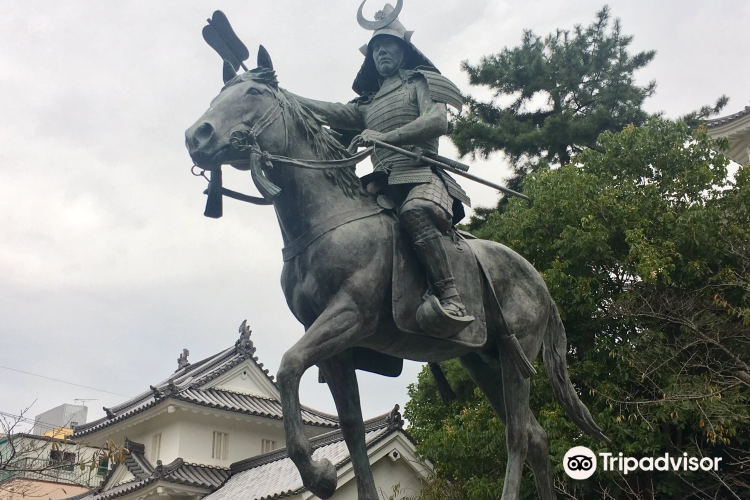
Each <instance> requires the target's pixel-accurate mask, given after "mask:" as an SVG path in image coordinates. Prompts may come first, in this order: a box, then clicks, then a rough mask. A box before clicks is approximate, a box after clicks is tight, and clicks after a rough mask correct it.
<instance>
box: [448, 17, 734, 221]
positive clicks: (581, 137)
mask: <svg viewBox="0 0 750 500" xmlns="http://www.w3.org/2000/svg"><path fill="white" fill-rule="evenodd" d="M632 41H633V37H632V36H630V35H624V34H623V33H622V27H621V24H620V20H619V19H615V20H614V21H611V15H610V10H609V8H608V7H607V6H605V7H603V8H602V9H601V10H600V11H599V12H598V13H597V14H596V18H595V19H594V21H593V22H592V23H591V24H590V25H589V26H587V27H583V26H581V25H577V26H575V27H574V28H573V30H572V31H569V30H561V29H558V30H557V31H556V32H555V33H553V34H550V35H547V37H545V38H542V37H540V36H537V35H535V34H534V33H533V32H531V31H530V30H526V31H524V33H523V37H522V41H521V45H520V46H518V47H514V48H507V47H506V48H504V49H503V50H502V51H501V52H500V53H499V54H496V55H491V56H486V57H483V58H482V59H481V60H480V62H479V64H477V65H471V64H469V63H468V62H464V63H463V66H462V67H463V70H464V71H465V72H466V73H468V75H469V81H470V83H471V85H475V86H484V87H488V88H489V89H490V90H492V91H493V93H494V99H493V100H492V101H491V102H482V101H480V100H477V99H474V98H471V97H469V98H468V99H467V104H468V108H467V111H466V112H464V113H462V114H460V115H458V116H457V117H456V120H455V122H454V124H453V131H452V134H451V139H452V140H453V142H454V144H455V145H456V147H457V148H458V151H459V153H460V154H461V155H462V156H463V155H469V154H470V155H472V156H476V155H479V156H481V157H485V158H486V157H488V156H489V155H490V154H492V153H493V152H495V151H502V152H504V153H505V154H506V155H507V157H508V158H509V160H510V162H511V165H512V167H513V168H514V170H515V173H514V176H513V177H512V178H511V179H509V180H508V181H507V184H508V187H510V188H511V189H514V190H516V191H521V190H522V189H523V178H524V177H525V176H526V174H528V173H529V172H532V171H536V170H537V169H538V168H539V167H540V166H542V165H548V164H567V163H569V162H570V157H571V155H573V154H578V153H581V152H582V151H583V150H584V149H585V148H595V147H596V139H597V137H599V134H601V133H602V132H606V131H611V132H619V131H621V130H622V129H623V128H624V127H625V126H627V125H631V124H632V125H636V126H639V125H643V124H645V123H646V122H647V121H648V119H649V118H650V115H649V113H647V112H646V111H645V110H644V109H643V103H644V101H645V100H646V98H648V97H650V96H651V95H653V94H654V91H655V90H656V82H655V81H651V82H649V83H648V84H646V85H644V86H639V85H637V84H636V83H635V76H634V75H635V73H636V71H638V70H639V69H641V68H643V67H645V66H646V65H647V64H649V63H650V62H651V61H652V60H653V59H654V56H655V55H656V51H654V50H649V51H643V52H639V53H637V54H630V52H629V48H630V44H631V42H632ZM508 101H510V103H509V104H507V103H508ZM726 101H727V99H726V97H724V96H722V97H721V98H720V99H719V100H718V101H717V103H716V105H714V106H713V107H711V106H704V107H703V108H701V109H700V110H698V111H695V112H693V113H690V114H689V115H686V117H685V118H689V119H690V120H691V123H695V122H697V121H699V120H700V119H701V118H705V117H707V116H709V115H711V114H715V113H718V112H719V111H720V110H721V108H723V107H724V105H725V104H726ZM506 104H507V105H506ZM503 204H504V200H501V205H500V206H502V205H503ZM492 211H493V210H492V209H487V208H481V207H480V209H479V210H477V211H476V215H475V218H474V219H473V220H472V223H471V224H470V228H471V229H476V228H478V227H480V226H481V225H482V224H483V223H484V221H485V220H486V218H487V216H488V215H489V213H491V212H492Z"/></svg>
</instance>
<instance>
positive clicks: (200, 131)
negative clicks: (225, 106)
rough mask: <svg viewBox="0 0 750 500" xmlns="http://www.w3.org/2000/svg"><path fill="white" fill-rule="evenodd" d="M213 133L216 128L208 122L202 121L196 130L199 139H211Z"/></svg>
mask: <svg viewBox="0 0 750 500" xmlns="http://www.w3.org/2000/svg"><path fill="white" fill-rule="evenodd" d="M213 134H214V128H213V126H211V124H210V123H208V122H203V123H201V124H200V126H198V128H197V129H196V130H195V137H196V138H197V139H199V140H201V139H202V140H205V139H209V138H211V136H212V135H213Z"/></svg>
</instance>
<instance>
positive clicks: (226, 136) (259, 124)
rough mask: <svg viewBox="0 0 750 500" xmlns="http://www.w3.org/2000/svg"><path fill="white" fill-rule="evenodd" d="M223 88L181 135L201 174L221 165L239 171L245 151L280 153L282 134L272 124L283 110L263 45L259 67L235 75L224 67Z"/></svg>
mask: <svg viewBox="0 0 750 500" xmlns="http://www.w3.org/2000/svg"><path fill="white" fill-rule="evenodd" d="M223 76H224V87H223V88H222V89H221V92H220V93H219V95H218V96H216V97H215V98H214V99H213V101H212V102H211V105H210V107H209V108H208V110H207V111H206V112H205V113H203V116H201V117H200V118H199V119H198V120H197V121H196V122H195V123H194V124H193V125H192V126H191V127H190V128H189V129H187V131H186V132H185V145H186V146H187V149H188V152H189V153H190V157H191V158H192V160H193V162H194V163H195V164H196V165H197V166H199V167H200V168H202V169H204V170H217V169H219V168H221V165H222V164H227V163H228V164H232V165H233V166H235V167H237V168H243V166H242V160H246V159H247V156H248V154H247V149H248V147H251V146H257V147H260V148H261V149H262V150H264V151H269V152H272V153H274V152H281V151H282V150H283V149H284V148H285V147H286V144H285V140H286V133H285V129H284V127H283V124H282V123H276V121H277V120H276V119H277V118H278V117H279V116H281V113H282V112H283V110H282V109H281V106H282V103H281V101H280V90H279V87H278V81H277V79H276V73H275V72H274V70H273V64H272V62H271V57H270V56H269V54H268V52H267V51H266V49H265V48H263V46H262V45H261V46H260V48H259V49H258V67H257V68H255V69H253V70H250V71H246V72H245V73H242V74H240V75H237V73H236V72H235V70H234V68H233V67H232V65H231V64H230V63H229V62H227V61H225V62H224V75H223Z"/></svg>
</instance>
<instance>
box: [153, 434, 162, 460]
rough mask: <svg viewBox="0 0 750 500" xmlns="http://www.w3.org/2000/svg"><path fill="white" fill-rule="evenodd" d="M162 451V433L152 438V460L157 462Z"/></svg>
mask: <svg viewBox="0 0 750 500" xmlns="http://www.w3.org/2000/svg"><path fill="white" fill-rule="evenodd" d="M160 453H161V433H159V434H155V435H154V437H152V438H151V462H153V463H156V461H157V460H159V454H160Z"/></svg>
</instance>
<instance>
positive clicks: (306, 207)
mask: <svg viewBox="0 0 750 500" xmlns="http://www.w3.org/2000/svg"><path fill="white" fill-rule="evenodd" d="M401 5H402V0H398V4H397V6H396V8H395V9H393V8H391V7H390V6H386V9H384V11H382V12H381V13H380V14H379V15H378V16H377V17H379V19H377V20H376V21H374V22H369V21H363V19H362V16H361V9H362V7H361V6H360V15H359V17H360V24H363V25H364V26H366V27H369V28H371V29H374V30H376V31H375V34H374V35H375V36H373V38H372V40H371V41H370V43H369V44H368V47H367V51H366V54H367V55H366V59H365V64H364V65H363V67H362V69H361V70H360V73H359V75H358V77H357V80H356V81H355V87H354V88H355V91H357V92H358V93H359V94H360V97H359V98H357V99H356V100H355V101H354V102H352V103H350V104H347V105H340V104H331V103H322V102H317V101H313V100H310V99H305V98H301V97H298V96H295V95H294V94H292V93H290V92H287V91H286V90H284V89H282V88H280V87H279V86H278V81H277V78H276V73H275V71H274V69H273V64H272V62H271V58H270V56H269V55H268V53H267V52H266V50H265V49H263V47H261V48H260V49H259V51H258V67H257V68H255V69H252V70H250V71H246V72H244V73H241V74H239V75H237V74H236V70H237V69H238V68H239V66H240V65H241V61H242V60H244V57H243V56H239V57H234V58H233V59H234V60H229V59H228V58H227V57H225V63H224V81H225V86H224V88H223V89H222V90H221V93H220V94H219V95H218V96H217V97H216V98H215V99H214V100H213V101H212V103H211V107H210V108H209V109H208V111H206V113H205V114H204V115H203V116H202V117H201V118H199V119H198V121H196V123H195V124H194V125H193V126H192V127H190V128H189V129H188V130H187V132H186V144H187V147H188V150H189V152H190V156H191V158H192V160H193V162H194V164H195V165H196V166H197V167H198V168H200V169H203V170H207V171H210V173H211V182H210V184H209V189H208V195H209V205H207V213H206V214H207V215H209V216H214V217H217V216H219V215H220V213H221V212H220V209H218V211H217V208H216V200H218V203H219V207H220V202H221V198H222V195H226V196H229V197H233V198H238V199H243V200H244V201H249V202H251V203H255V204H259V205H273V207H274V210H275V212H276V216H277V219H278V221H279V226H280V229H281V234H282V237H283V241H284V249H283V250H282V257H283V259H284V267H283V270H282V276H281V285H282V289H283V291H284V295H285V297H286V300H287V304H288V305H289V308H290V310H291V311H292V313H293V314H294V315H295V317H296V318H297V319H298V320H299V321H300V322H301V323H302V324H303V325H304V326H305V334H304V335H303V336H302V338H300V339H299V341H298V342H297V343H296V344H295V345H294V346H293V347H292V348H290V349H289V350H288V351H287V352H286V353H285V354H284V356H283V358H282V361H281V365H280V367H279V370H278V373H277V380H278V385H279V391H280V393H281V403H282V407H283V412H284V428H285V431H286V444H287V451H288V453H289V456H290V457H291V459H292V460H293V461H294V463H295V464H296V465H297V468H298V470H299V473H300V476H301V477H302V480H303V483H304V485H305V486H306V487H307V488H308V489H309V490H310V491H311V492H312V493H314V494H315V495H317V496H318V497H320V498H328V497H330V496H331V495H333V493H334V492H335V490H336V481H337V480H336V477H337V476H336V471H335V469H334V468H333V466H332V465H331V463H330V462H329V461H328V460H326V459H321V460H317V461H316V460H313V459H312V451H313V450H312V449H311V446H310V443H309V440H308V439H307V437H306V436H305V434H304V431H303V424H302V419H301V413H300V411H301V407H300V401H299V383H300V379H301V377H302V375H303V374H304V373H305V371H306V370H307V369H308V368H310V367H312V366H313V365H317V366H318V367H319V368H320V371H321V374H322V376H323V378H324V379H325V381H326V382H327V383H328V386H329V388H330V390H331V393H332V395H333V398H334V401H335V403H336V408H337V411H338V414H339V418H340V425H341V430H342V433H343V435H344V439H345V441H346V444H347V447H348V448H349V452H350V455H351V460H352V465H353V468H354V473H355V476H356V480H357V490H358V498H359V499H360V500H376V499H377V498H378V494H377V490H376V488H375V484H374V481H373V477H372V472H371V471H370V466H369V461H368V458H367V448H366V444H365V429H364V424H363V420H362V412H361V409H360V400H359V389H358V386H357V379H356V374H355V370H356V369H364V370H368V371H372V372H375V373H380V374H383V375H388V376H396V375H398V374H399V373H400V371H401V363H402V360H403V359H412V360H416V361H422V362H429V363H434V362H439V361H443V360H447V359H451V358H459V359H460V361H461V363H462V365H463V366H464V367H465V368H466V370H467V372H468V373H469V375H470V376H471V378H472V379H473V380H474V381H475V382H476V384H477V385H478V386H479V388H480V389H481V390H482V392H483V393H484V394H485V395H486V396H487V398H488V400H489V402H490V404H491V405H492V407H493V409H494V411H495V413H496V414H497V415H498V417H499V418H500V419H501V420H502V421H503V422H504V423H505V425H506V435H507V446H508V462H507V468H506V475H505V483H504V487H503V497H502V498H503V500H517V499H518V495H519V487H520V481H521V475H522V472H523V465H524V463H525V462H526V461H528V463H529V465H530V466H531V468H532V470H533V472H534V475H535V478H536V484H537V490H538V492H539V497H540V498H541V499H543V500H549V499H553V498H555V497H556V496H555V490H554V487H553V476H552V470H551V465H550V460H549V451H548V446H547V436H546V433H545V432H544V430H543V429H542V427H541V426H540V425H539V423H538V422H537V421H536V418H535V417H534V415H533V414H532V413H531V411H530V409H529V389H530V381H529V377H530V376H531V375H532V373H533V367H531V366H530V364H529V360H531V361H533V360H535V359H536V358H537V356H538V354H539V352H540V351H542V358H543V361H544V365H545V368H546V370H547V373H548V376H549V381H550V384H551V386H552V389H553V392H554V394H555V397H556V398H557V400H558V402H559V403H560V405H561V406H562V408H563V409H564V410H565V412H566V414H567V415H568V416H569V417H570V418H571V419H572V420H573V421H574V422H575V423H576V425H577V426H578V427H579V428H580V429H582V430H583V431H585V432H587V433H588V434H591V435H593V436H596V437H598V438H600V439H603V440H606V439H607V438H606V436H604V435H603V433H602V432H601V430H600V429H599V427H598V426H597V425H596V423H595V422H594V421H593V419H592V418H591V415H590V413H589V411H588V410H587V408H586V407H585V406H584V404H583V403H582V402H581V401H580V399H579V398H578V395H577V393H576V391H575V388H574V387H573V385H572V384H571V382H570V379H569V377H568V372H567V366H566V361H565V356H566V353H567V339H566V336H565V329H564V327H563V324H562V321H561V320H560V316H559V314H558V312H557V309H556V307H555V305H554V303H553V301H552V299H551V297H550V295H549V292H548V290H547V288H546V286H545V284H544V281H543V280H542V278H541V276H540V275H539V273H538V272H537V271H536V270H535V269H534V268H533V267H532V266H531V264H529V263H528V262H527V261H526V260H525V259H524V258H523V257H521V256H520V255H518V254H517V253H515V252H513V251H512V250H511V249H509V248H507V247H505V246H503V245H500V244H498V243H494V242H490V241H484V240H479V239H473V238H471V237H469V236H467V235H463V234H460V233H459V232H457V231H455V230H454V229H453V228H452V224H451V222H452V221H455V220H456V218H457V217H458V218H459V219H460V217H462V216H463V208H462V207H461V202H468V198H465V194H464V193H463V190H461V189H460V187H458V185H457V184H456V183H455V181H454V180H453V179H452V178H450V177H449V176H448V175H447V174H446V173H445V172H442V171H441V170H438V169H433V168H431V167H427V166H425V165H424V164H423V162H420V161H417V162H413V161H404V160H403V159H402V158H399V157H398V156H395V155H392V154H390V153H389V152H388V151H390V150H387V149H386V148H378V147H374V148H373V147H372V146H370V147H368V148H367V149H365V150H364V151H362V152H359V153H356V154H354V153H353V150H354V149H355V148H356V147H357V146H362V145H367V144H369V143H371V142H375V141H378V142H380V143H383V142H386V143H393V144H398V145H401V146H405V147H409V148H410V149H413V151H416V152H417V153H418V154H417V157H420V155H421V154H424V155H425V157H426V158H427V157H429V156H430V155H431V154H433V153H436V152H437V138H438V137H439V136H440V135H443V134H444V133H445V132H446V104H450V105H456V106H457V107H459V106H460V101H459V100H457V99H458V93H457V91H456V90H455V87H454V86H453V85H452V84H451V83H450V82H449V81H448V80H447V79H445V78H444V77H442V76H440V75H439V73H437V70H436V69H435V68H434V66H433V65H431V63H429V61H428V60H427V59H426V57H424V56H423V55H422V54H421V53H420V52H419V51H417V50H416V48H415V47H414V46H413V45H411V43H410V34H409V32H406V31H405V30H404V29H403V26H401V24H400V23H399V22H398V20H397V15H398V12H399V11H400V9H401ZM394 13H395V14H394ZM216 20H217V15H216V14H214V21H216ZM224 20H225V18H224ZM378 21H379V22H378ZM216 24H217V25H218V23H216ZM226 26H228V23H226ZM219 29H221V27H220V26H219ZM230 31H231V28H230ZM204 36H206V35H205V30H204ZM224 40H225V41H227V43H226V44H225V45H227V46H230V45H234V46H237V43H236V42H238V40H237V41H235V40H233V39H230V38H227V37H225V38H224ZM207 41H208V37H207ZM209 43H211V42H209ZM240 44H241V42H240ZM212 46H214V44H212ZM243 47H244V46H243ZM217 50H218V49H217ZM222 50H224V49H222ZM245 50H246V49H245ZM233 52H234V53H237V50H236V49H235V50H233ZM220 53H222V52H221V51H220ZM245 57H246V56H245ZM391 94H393V95H395V96H398V97H397V98H393V97H391ZM394 102H398V103H400V107H399V106H396V105H395V104H393V103H394ZM379 112H382V113H384V114H385V115H387V116H380V115H379ZM329 127H330V128H329ZM333 129H338V130H340V131H342V132H343V136H342V134H341V133H337V132H336V130H333ZM347 132H350V133H351V132H353V133H356V134H357V136H356V137H355V139H354V141H353V143H352V146H353V148H352V152H349V151H347V148H346V147H345V146H344V145H343V144H342V143H341V141H342V140H343V137H344V136H345V135H346V133H347ZM376 144H377V143H376ZM412 146H413V148H412ZM417 148H419V149H417ZM368 155H372V157H373V163H374V166H375V172H374V175H369V176H367V178H366V179H364V181H365V182H363V180H362V179H359V178H358V177H357V176H356V174H355V170H354V167H355V165H356V163H357V162H359V161H361V160H362V159H364V158H365V157H367V156H368ZM225 164H229V165H231V166H233V167H235V168H237V169H240V170H249V171H250V173H251V176H252V179H253V181H254V183H255V185H256V187H257V188H258V190H259V191H260V193H261V194H262V198H261V197H252V196H246V195H241V194H239V193H236V192H233V191H230V190H228V189H225V188H224V187H223V186H222V185H221V166H222V165H225ZM365 184H366V185H367V187H365ZM212 197H213V199H214V201H213V202H211V198H212ZM211 206H212V207H213V208H210V207H211ZM415 249H416V251H415ZM418 262H421V263H422V265H419V263H418ZM451 270H453V271H451ZM425 273H426V274H427V275H428V277H429V279H426V277H425ZM423 296H424V297H427V298H428V300H427V302H423V301H422V297H423ZM430 297H432V299H430ZM430 303H431V305H430V306H429V307H425V304H430ZM426 309H427V310H426ZM443 313H445V314H444V315H443ZM420 314H421V315H422V317H421V320H418V319H417V316H419V315H420ZM472 319H473V321H472ZM462 320H463V321H462ZM446 324H448V327H446V326H445V325H446ZM456 324H458V325H459V326H460V328H456V327H455V325H456ZM423 325H425V326H427V327H428V328H426V329H425V328H422V326H423Z"/></svg>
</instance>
